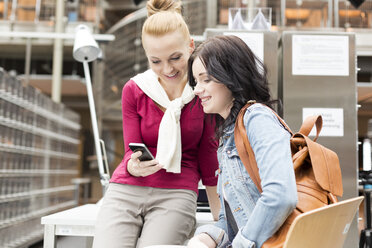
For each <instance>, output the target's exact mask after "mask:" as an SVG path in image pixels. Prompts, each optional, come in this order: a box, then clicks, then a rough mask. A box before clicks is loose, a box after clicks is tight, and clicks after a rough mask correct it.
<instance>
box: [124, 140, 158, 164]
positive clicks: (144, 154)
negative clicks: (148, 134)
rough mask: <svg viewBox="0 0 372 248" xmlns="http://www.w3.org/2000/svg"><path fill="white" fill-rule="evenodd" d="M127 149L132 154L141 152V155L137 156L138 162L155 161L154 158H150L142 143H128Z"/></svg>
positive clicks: (149, 153)
mask: <svg viewBox="0 0 372 248" xmlns="http://www.w3.org/2000/svg"><path fill="white" fill-rule="evenodd" d="M129 148H130V149H131V150H132V151H133V152H137V151H141V152H142V155H141V156H139V158H138V159H139V160H140V161H147V160H153V159H155V158H154V156H152V154H151V152H150V151H149V149H148V148H147V146H146V145H145V144H143V143H129Z"/></svg>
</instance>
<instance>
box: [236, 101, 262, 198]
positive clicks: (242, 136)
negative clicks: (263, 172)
mask: <svg viewBox="0 0 372 248" xmlns="http://www.w3.org/2000/svg"><path fill="white" fill-rule="evenodd" d="M254 103H255V102H254V101H249V102H248V103H247V104H246V105H245V106H244V107H243V108H242V109H241V110H240V112H239V114H238V117H237V119H236V122H235V130H234V138H235V145H236V149H237V150H238V154H239V157H240V159H241V160H242V162H243V164H244V167H245V169H246V170H247V172H248V174H249V176H250V177H251V179H252V181H253V182H254V184H255V185H256V187H257V189H258V191H259V192H260V193H262V188H261V178H260V175H259V174H258V166H257V163H256V158H255V156H254V152H253V150H252V147H251V144H250V143H249V140H248V137H247V132H246V130H245V126H244V121H243V118H244V114H245V111H246V110H247V108H248V107H250V106H251V105H252V104H254Z"/></svg>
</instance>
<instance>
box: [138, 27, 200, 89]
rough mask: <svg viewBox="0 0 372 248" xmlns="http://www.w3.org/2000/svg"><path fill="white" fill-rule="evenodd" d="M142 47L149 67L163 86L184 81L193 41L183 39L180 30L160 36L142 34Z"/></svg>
mask: <svg viewBox="0 0 372 248" xmlns="http://www.w3.org/2000/svg"><path fill="white" fill-rule="evenodd" d="M143 47H144V49H145V52H146V56H147V58H148V61H149V64H150V67H151V69H152V70H153V71H154V72H155V73H156V74H157V75H158V77H159V80H160V83H161V84H162V85H163V86H167V85H172V84H178V83H186V79H187V60H188V59H189V57H190V54H191V53H192V51H193V50H194V42H193V41H192V40H191V41H190V40H187V39H185V37H184V35H183V34H182V32H180V31H174V32H172V33H168V34H165V35H162V36H153V35H149V34H145V35H143Z"/></svg>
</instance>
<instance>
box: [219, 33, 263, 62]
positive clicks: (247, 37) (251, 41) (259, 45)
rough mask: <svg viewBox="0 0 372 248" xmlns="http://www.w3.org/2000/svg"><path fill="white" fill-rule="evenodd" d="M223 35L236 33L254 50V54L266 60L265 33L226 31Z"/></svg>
mask: <svg viewBox="0 0 372 248" xmlns="http://www.w3.org/2000/svg"><path fill="white" fill-rule="evenodd" d="M223 35H235V36H238V37H239V38H240V39H242V40H243V41H244V42H245V43H246V44H247V45H248V46H249V48H250V49H251V50H252V52H253V53H254V55H256V56H257V58H259V59H260V60H261V61H262V62H264V35H263V33H239V32H224V33H223Z"/></svg>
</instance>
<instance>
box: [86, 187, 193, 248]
mask: <svg viewBox="0 0 372 248" xmlns="http://www.w3.org/2000/svg"><path fill="white" fill-rule="evenodd" d="M196 199H197V195H196V193H195V192H194V191H192V190H184V189H160V188H152V187H141V186H133V185H124V184H115V183H111V184H110V185H109V187H108V189H107V191H106V194H105V197H104V199H103V203H102V206H101V208H100V211H99V213H98V216H97V221H96V226H95V235H94V241H93V248H124V247H125V248H126V247H128V248H129V247H130V248H135V247H139V248H142V247H146V246H149V245H182V244H184V242H185V241H186V240H187V239H188V238H190V235H191V234H192V232H193V231H194V227H195V222H196V220H195V212H196Z"/></svg>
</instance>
